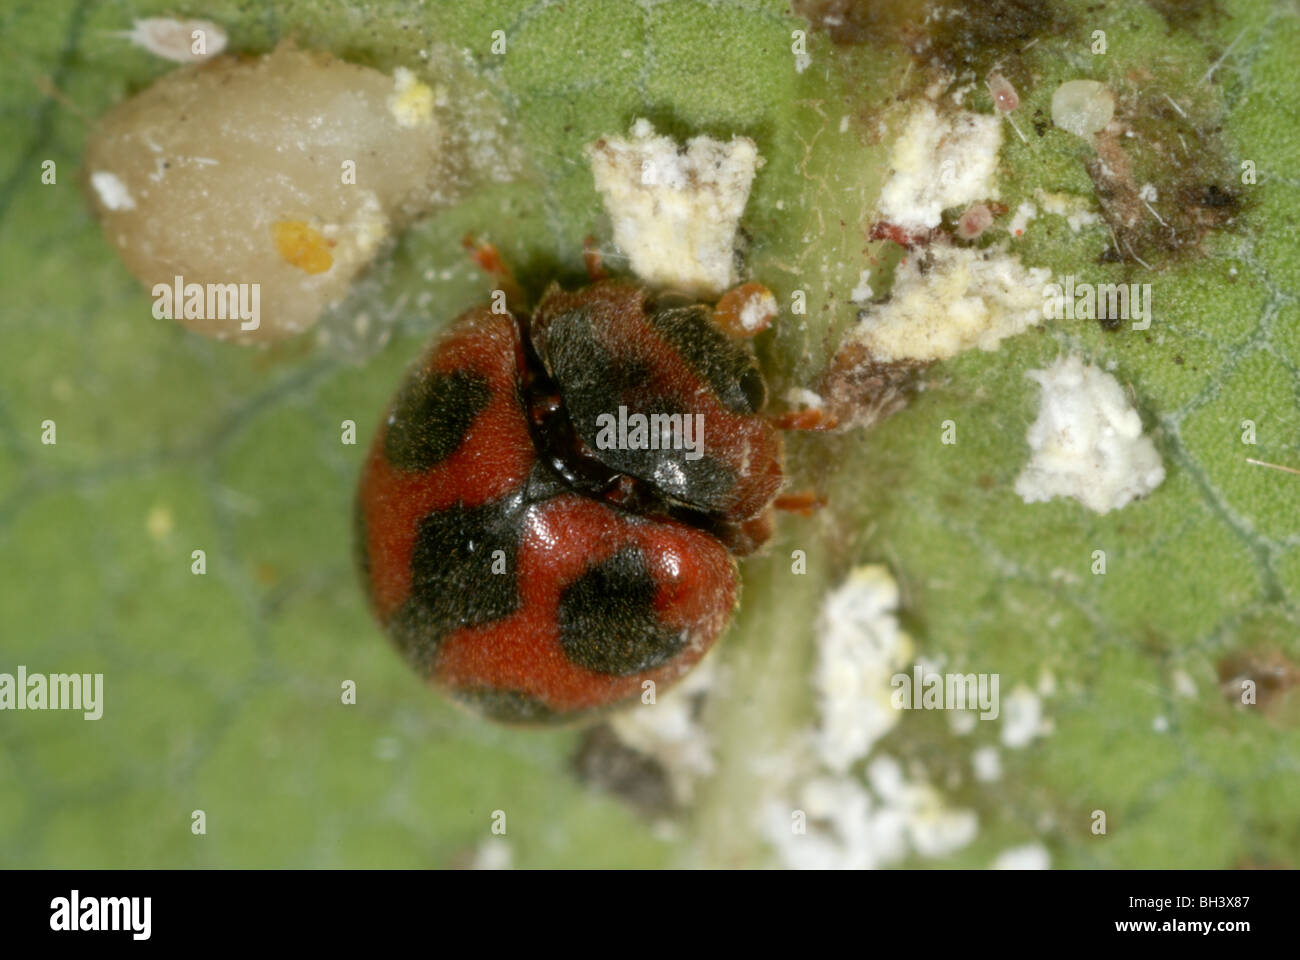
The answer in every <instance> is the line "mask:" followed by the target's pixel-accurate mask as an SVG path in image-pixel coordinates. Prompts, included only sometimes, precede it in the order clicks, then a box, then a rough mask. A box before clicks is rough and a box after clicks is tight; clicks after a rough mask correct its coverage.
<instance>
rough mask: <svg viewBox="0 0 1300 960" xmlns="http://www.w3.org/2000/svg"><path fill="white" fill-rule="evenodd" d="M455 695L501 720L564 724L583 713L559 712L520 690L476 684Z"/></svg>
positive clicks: (492, 718)
mask: <svg viewBox="0 0 1300 960" xmlns="http://www.w3.org/2000/svg"><path fill="white" fill-rule="evenodd" d="M452 696H453V697H455V698H456V699H457V700H459V701H460V702H461V703H463V704H465V705H466V706H468V707H472V708H473V709H475V710H477V711H478V712H479V713H481V714H483V715H484V716H485V717H487V718H488V719H490V720H496V721H497V722H499V723H563V722H565V721H567V720H571V719H573V718H574V717H576V716H580V715H581V713H580V712H579V713H561V712H557V711H555V710H553V709H551V708H550V707H549V706H547V705H546V704H545V703H543V702H542V701H541V700H539V699H537V698H536V697H534V696H533V695H532V694H528V693H524V692H523V691H520V690H491V689H489V688H487V687H475V688H474V689H471V690H454V691H452Z"/></svg>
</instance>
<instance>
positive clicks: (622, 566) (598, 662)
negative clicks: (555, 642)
mask: <svg viewBox="0 0 1300 960" xmlns="http://www.w3.org/2000/svg"><path fill="white" fill-rule="evenodd" d="M654 598H655V583H654V578H653V577H651V575H650V569H649V567H648V566H647V565H646V559H645V555H644V554H642V552H641V551H640V550H639V549H637V548H636V547H626V548H624V549H622V550H620V551H618V552H617V553H615V554H614V555H613V556H612V557H610V558H609V559H607V560H604V561H602V562H601V563H598V564H596V565H595V566H593V567H590V568H589V569H588V570H587V572H586V573H584V574H583V575H582V576H581V577H579V578H578V579H577V580H575V581H574V582H573V583H572V584H570V585H569V587H568V588H567V589H566V590H565V591H564V593H563V595H562V596H561V597H560V609H559V625H560V644H561V646H563V647H564V653H565V655H566V656H567V657H568V658H569V659H570V660H571V661H573V662H574V663H576V664H577V665H578V666H580V667H585V668H587V669H588V670H595V671H596V672H598V673H607V674H613V675H615V676H628V675H629V674H634V673H640V672H642V671H643V670H650V669H652V668H654V667H659V666H662V665H663V664H665V663H667V662H668V661H669V660H671V659H672V658H673V657H675V656H676V655H677V654H678V653H680V652H681V650H682V648H683V647H684V646H685V645H686V636H685V633H684V631H681V630H673V629H670V628H668V627H667V626H665V625H664V624H663V623H661V622H660V621H659V617H658V616H657V615H656V613H655V609H654Z"/></svg>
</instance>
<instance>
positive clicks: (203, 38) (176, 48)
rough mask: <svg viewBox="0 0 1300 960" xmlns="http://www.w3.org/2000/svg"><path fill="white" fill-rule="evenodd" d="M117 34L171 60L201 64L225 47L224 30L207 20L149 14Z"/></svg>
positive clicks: (155, 54) (158, 55)
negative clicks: (151, 15) (180, 18)
mask: <svg viewBox="0 0 1300 960" xmlns="http://www.w3.org/2000/svg"><path fill="white" fill-rule="evenodd" d="M117 35H118V36H120V37H126V38H127V39H128V40H130V41H131V42H132V43H133V44H135V45H136V46H137V47H141V48H142V49H145V50H148V51H149V52H150V53H152V54H153V55H154V56H157V57H162V58H163V59H164V60H171V61H172V62H173V63H202V62H203V61H204V60H208V59H210V58H211V57H215V56H216V55H217V54H219V53H221V51H223V50H225V49H226V31H225V30H223V29H221V27H220V26H218V25H217V24H215V23H213V22H212V21H211V20H173V19H171V18H169V17H149V18H147V19H144V20H137V21H135V23H133V24H132V25H131V29H130V30H122V31H119V32H118V34H117Z"/></svg>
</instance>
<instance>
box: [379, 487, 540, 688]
mask: <svg viewBox="0 0 1300 960" xmlns="http://www.w3.org/2000/svg"><path fill="white" fill-rule="evenodd" d="M521 509H522V504H521V498H520V497H519V496H517V495H516V496H512V497H509V498H507V499H505V500H502V501H498V502H496V503H490V504H487V505H486V506H482V507H472V508H467V507H461V506H455V507H449V508H448V509H446V510H437V511H435V512H433V513H431V514H429V515H428V516H427V517H425V518H424V519H423V520H421V521H420V527H419V532H418V533H417V535H416V540H415V547H414V549H413V550H412V553H411V595H410V597H409V598H407V601H406V603H405V604H403V606H402V609H401V610H400V611H399V612H398V614H397V616H396V617H395V618H394V620H393V622H392V623H391V624H390V625H389V630H390V632H391V633H392V636H393V639H394V640H395V641H396V643H397V645H398V646H399V647H400V648H401V649H402V651H403V652H404V653H405V654H406V657H407V659H408V660H409V661H410V662H411V663H412V664H413V665H414V666H415V667H416V668H417V669H418V670H420V671H421V672H422V673H424V674H426V675H427V674H429V673H431V672H432V670H433V667H434V663H435V660H436V657H437V653H438V647H439V645H440V644H441V643H442V641H443V639H444V638H446V636H447V635H448V634H450V633H451V632H452V631H454V630H458V629H460V628H461V627H476V626H481V625H482V624H485V623H491V622H492V621H494V620H500V619H502V618H504V617H507V616H509V615H510V614H512V613H514V612H515V611H516V610H518V609H519V603H520V600H519V587H518V584H517V583H516V580H515V561H516V555H517V553H518V550H519V531H520V527H521V525H520V522H519V512H520V510H521ZM498 551H500V553H499V554H498ZM494 566H495V568H496V569H495V570H494V569H493V568H494Z"/></svg>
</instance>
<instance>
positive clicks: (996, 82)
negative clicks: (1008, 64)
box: [984, 71, 1020, 113]
mask: <svg viewBox="0 0 1300 960" xmlns="http://www.w3.org/2000/svg"><path fill="white" fill-rule="evenodd" d="M984 83H985V85H986V86H987V87H988V88H989V94H990V95H991V96H992V97H993V106H995V107H996V108H997V109H998V110H1000V111H1002V112H1003V113H1010V112H1011V111H1012V110H1014V109H1016V107H1018V106H1020V94H1018V93H1016V88H1015V87H1013V86H1012V85H1011V81H1010V80H1008V79H1007V78H1006V77H1004V76H1002V74H1001V73H998V72H996V71H995V72H993V73H990V74H989V76H988V79H987V80H985V81H984Z"/></svg>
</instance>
